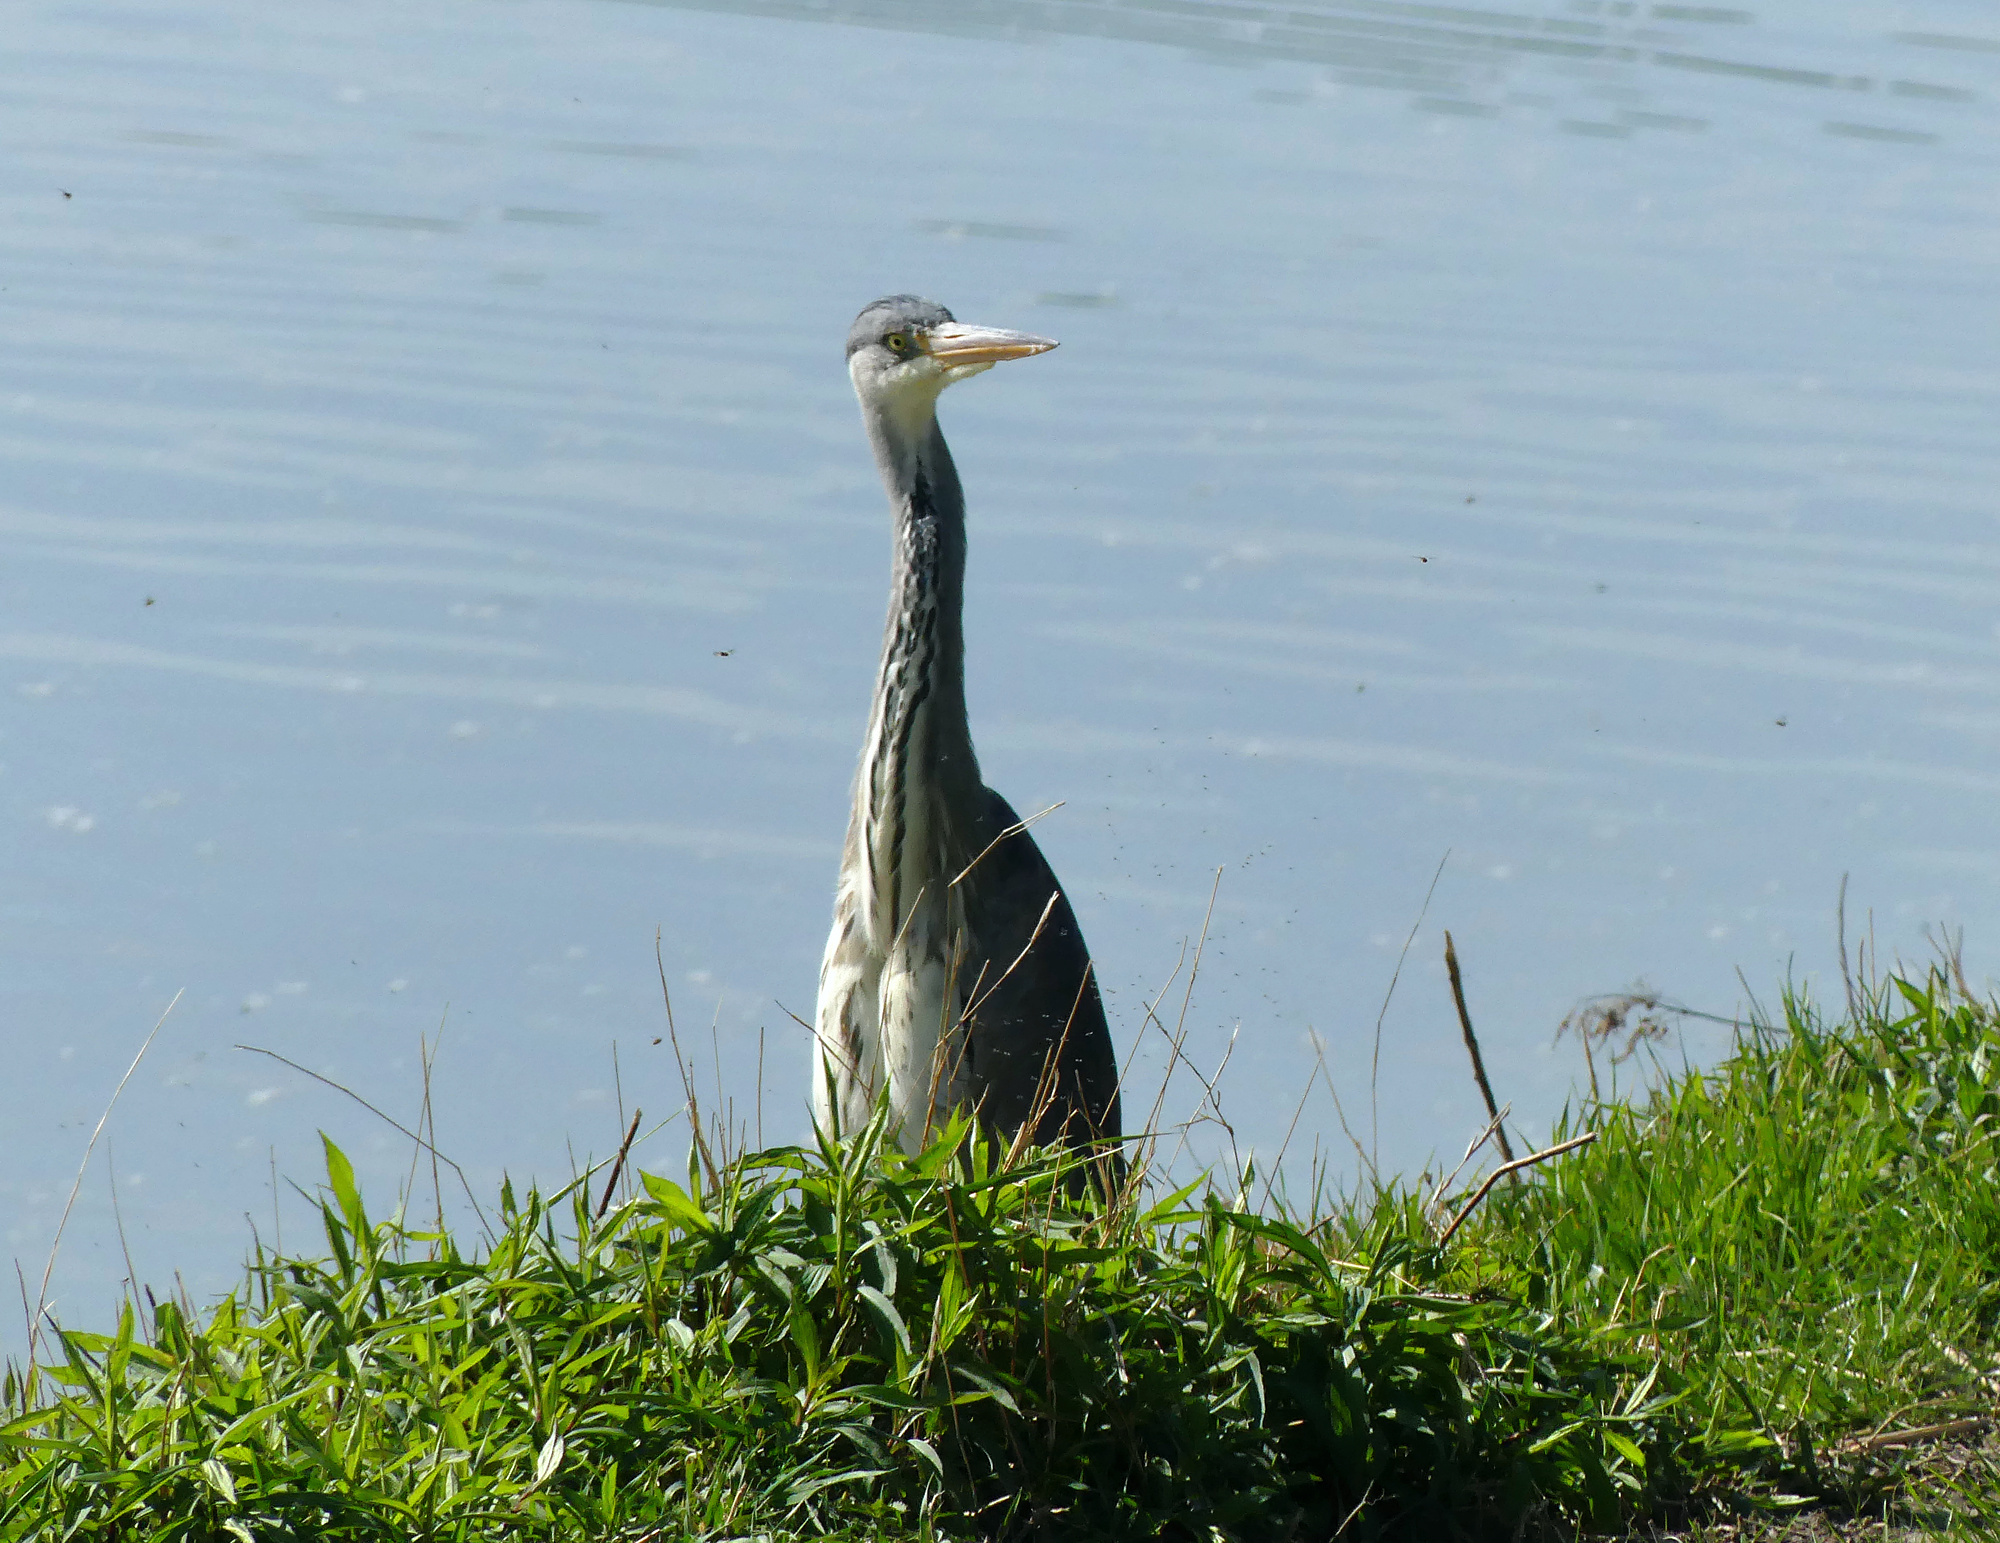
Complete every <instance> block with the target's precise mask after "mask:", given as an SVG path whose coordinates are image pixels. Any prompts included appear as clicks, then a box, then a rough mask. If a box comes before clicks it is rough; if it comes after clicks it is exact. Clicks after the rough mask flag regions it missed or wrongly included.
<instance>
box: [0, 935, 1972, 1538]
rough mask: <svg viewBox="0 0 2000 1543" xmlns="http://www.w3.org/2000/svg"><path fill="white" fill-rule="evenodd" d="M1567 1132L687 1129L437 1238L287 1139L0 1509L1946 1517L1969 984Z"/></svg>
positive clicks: (1966, 1209)
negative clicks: (1299, 1188)
mask: <svg viewBox="0 0 2000 1543" xmlns="http://www.w3.org/2000/svg"><path fill="white" fill-rule="evenodd" d="M1642 1049H1643V1047H1642ZM1586 1132H1594V1133H1595V1139H1594V1140H1593V1141H1591V1142H1589V1143H1587V1144H1585V1145H1582V1146H1580V1147H1578V1148H1576V1149H1575V1150H1573V1151H1571V1152H1569V1153H1568V1154H1566V1155H1563V1156H1560V1157H1557V1158H1553V1159H1551V1160H1549V1161H1547V1162H1545V1163H1542V1164H1540V1165H1538V1166H1536V1167H1534V1168H1533V1169H1531V1170H1528V1171H1527V1172H1525V1173H1524V1174H1523V1175H1522V1177H1523V1179H1524V1182H1521V1183H1519V1184H1512V1183H1507V1182H1502V1183H1500V1184H1498V1185H1496V1186H1494V1187H1493V1188H1492V1189H1491V1190H1490V1191H1489V1192H1488V1193H1487V1194H1486V1195H1485V1197H1484V1198H1483V1200H1481V1201H1480V1202H1479V1203H1478V1204H1477V1205H1472V1206H1470V1208H1469V1209H1468V1202H1470V1201H1471V1199H1472V1197H1473V1194H1474V1190H1475V1186H1474V1185H1473V1184H1472V1183H1471V1182H1470V1181H1469V1180H1459V1181H1455V1182H1454V1183H1453V1184H1452V1185H1450V1186H1449V1187H1448V1188H1447V1191H1446V1192H1445V1193H1442V1194H1432V1193H1429V1192H1427V1191H1420V1190H1417V1189H1414V1188H1410V1187H1404V1186H1397V1185H1383V1186H1377V1187H1372V1188H1370V1189H1369V1190H1368V1191H1367V1192H1366V1193H1364V1194H1361V1195H1359V1196H1356V1197H1347V1198H1340V1199H1332V1198H1329V1197H1326V1196H1324V1195H1321V1196H1317V1197H1310V1198H1309V1199H1308V1200H1306V1201H1299V1200H1297V1199H1293V1200H1287V1199H1286V1198H1285V1197H1284V1194H1283V1191H1282V1188H1280V1189H1279V1191H1278V1192H1277V1193H1276V1194H1273V1193H1272V1192H1271V1190H1270V1188H1269V1187H1267V1185H1266V1182H1265V1180H1264V1178H1263V1177H1262V1176H1261V1175H1257V1174H1255V1173H1254V1171H1253V1172H1252V1173H1251V1174H1250V1175H1247V1176H1244V1180H1243V1181H1232V1182H1231V1183H1230V1184H1228V1185H1227V1186H1221V1185H1216V1186H1207V1185H1201V1186H1196V1187H1194V1188H1192V1189H1186V1190H1181V1191H1179V1192H1176V1193H1165V1194H1163V1193H1160V1192H1158V1191H1155V1190H1146V1191H1137V1192H1135V1193H1133V1194H1131V1195H1128V1196H1127V1197H1125V1198H1124V1199H1123V1200H1121V1201H1120V1202H1118V1203H1115V1204H1113V1205H1111V1206H1109V1207H1081V1208H1079V1207H1078V1206H1075V1205H1073V1204H1072V1203H1071V1202H1070V1201H1069V1200H1068V1199H1067V1198H1066V1197H1067V1193H1068V1189H1067V1187H1066V1185H1065V1182H1064V1179H1065V1174H1064V1171H1063V1164H1062V1163H1061V1162H1060V1161H1059V1160H1057V1159H1054V1158H1047V1157H1040V1156H1030V1157H1028V1158H1025V1159H1022V1160H1018V1161H1014V1162H1011V1163H1010V1162H1008V1161H1007V1160H1006V1158H1005V1157H1004V1155H1000V1154H994V1153H992V1152H990V1151H986V1150H983V1149H974V1148H973V1147H972V1146H971V1145H970V1144H969V1143H967V1142H965V1141H964V1140H963V1139H962V1137H963V1132H952V1133H948V1135H947V1137H946V1139H944V1140H941V1141H940V1142H939V1143H938V1144H937V1145H936V1146H934V1147H933V1148H932V1149H931V1150H929V1151H928V1152H926V1153H924V1154H922V1155H921V1156H919V1157H916V1158H906V1157H904V1156H902V1155H901V1154H900V1153H897V1152H895V1151H893V1150H884V1144H883V1142H882V1139H881V1133H880V1131H879V1130H876V1131H870V1132H868V1133H864V1134H863V1135H862V1136H860V1137H858V1138H856V1139H855V1140H854V1141H852V1142H850V1143H849V1144H847V1145H846V1146H845V1147H842V1148H826V1149H814V1150H801V1149H776V1150H772V1151H766V1152H759V1153H749V1154H742V1155H735V1156H732V1155H730V1154H727V1153H725V1152H723V1151H720V1150H718V1149H717V1147H716V1144H715V1142H714V1141H713V1140H709V1141H706V1142H704V1143H702V1144H698V1145H696V1146H695V1148H694V1150H693V1151H691V1153H690V1155H689V1160H688V1165H687V1170H686V1172H684V1173H680V1174H676V1175H674V1176H672V1177H668V1176H663V1175H657V1174H638V1175H634V1174H631V1173H625V1172H616V1173H614V1172H610V1171H600V1172H596V1173H593V1174H590V1175H587V1176H585V1177H583V1178H581V1179H579V1180H578V1181H577V1182H576V1183H574V1184H572V1185H571V1186H570V1187H568V1188H567V1189H565V1190H562V1191H560V1192H558V1193H556V1194H552V1195H547V1196H543V1195H540V1194H536V1193H533V1192H529V1193H519V1194H517V1193H515V1192H513V1191H512V1190H511V1189H504V1190H503V1191H502V1193H501V1194H500V1196H499V1197H498V1200H497V1204H495V1205H493V1206H491V1207H490V1211H489V1215H488V1217H487V1219H486V1221H485V1223H484V1232H483V1234H478V1233H476V1235H471V1236H463V1237H453V1236H447V1235H444V1234H443V1233H442V1232H441V1231H440V1230H438V1229H437V1228H436V1227H435V1226H430V1227H426V1226H425V1225H424V1224H423V1223H422V1222H421V1221H420V1220H418V1219H417V1217H416V1215H415V1214H414V1213H415V1211H416V1210H417V1209H419V1208H417V1207H414V1206H413V1207H411V1209H410V1211H409V1212H406V1213H405V1214H403V1215H401V1216H400V1217H399V1218H398V1219H397V1220H392V1221H388V1222H378V1221H375V1220H373V1219H372V1218H371V1216H370V1215H369V1213H368V1210H367V1208H366V1205H365V1202H364V1198H363V1197H362V1196H361V1195H360V1194H359V1193H358V1192H357V1190H356V1187H355V1184H354V1181H353V1177H352V1173H351V1171H350V1169H349V1167H348V1164H347V1162H346V1159H345V1158H344V1157H343V1156H342V1155H341V1154H340V1153H339V1151H338V1150H337V1149H335V1148H333V1147H332V1146H331V1145H329V1146H328V1149H327V1168H328V1171H327V1179H326V1183H325V1186H324V1198H323V1204H322V1217H323V1221H324V1224H325V1247H324V1249H323V1250H320V1251H317V1252H314V1253H309V1254H304V1255H301V1256H298V1257H286V1258H272V1257H259V1258H258V1259H256V1260H255V1261H253V1265H252V1268H251V1271H250V1274H249V1276H248V1279H247V1281H246V1284H245V1286H244V1288H243V1289H242V1290H241V1291H239V1292H238V1293H236V1294H235V1295H234V1296H233V1297H232V1298H230V1299H229V1300H228V1301H226V1302H224V1303H223V1304H221V1305H220V1306H219V1307H217V1308H214V1309H213V1310H207V1311H196V1309H195V1307H194V1305H193V1304H189V1303H186V1302H173V1301H165V1302H156V1301H154V1300H152V1298H151V1297H150V1295H149V1296H148V1298H147V1299H146V1300H145V1301H144V1302H142V1303H141V1304H140V1306H139V1307H138V1308H136V1309H131V1310H128V1311H127V1313H126V1314H125V1316H124V1318H123V1319H122V1321H121V1322H120V1323H119V1324H118V1325H117V1326H116V1327H115V1329H114V1330H113V1332H111V1333H107V1334H99V1333H89V1332H84V1331H83V1330H82V1329H81V1328H80V1327H76V1326H69V1327H68V1328H67V1329H66V1331H65V1332H64V1333H62V1334H61V1335H60V1337H59V1338H58V1337H56V1336H55V1335H54V1334H53V1333H51V1334H50V1336H49V1337H48V1341H47V1342H46V1343H45V1347H44V1348H43V1350H42V1352H41V1357H40V1358H41V1362H42V1364H40V1365H38V1366H36V1367H34V1368H33V1369H32V1370H29V1369H28V1368H25V1367H21V1366H15V1367H11V1368H9V1371H8V1373H7V1376H6V1380H5V1387H4V1394H5V1404H4V1406H0V1539H4V1540H8V1543H12V1540H16V1539H20V1540H27V1539H35V1540H41V1539H46V1538H56V1537H62V1538H142V1537H143V1538H145V1539H148V1540H153V1539H162V1540H189V1543H192V1540H204V1543H206V1540H210V1539H215V1540H221V1539H224V1538H236V1539H241V1540H256V1543H262V1540H266V1539H292V1538H298V1539H304V1538H314V1539H355V1540H360V1539H371V1540H373V1539H384V1540H386V1539H392V1538H393V1539H397V1540H404V1539H426V1540H429V1539H436V1540H447V1539H449V1540H471V1539H485V1538H501V1537H509V1538H511V1537H535V1538H548V1539H559V1540H563V1543H569V1540H577V1543H581V1540H585V1539H589V1540H608V1539H629V1540H642V1539H643V1540H660V1543H665V1540H673V1539H681V1538H692V1537H718V1538H721V1537H743V1536H751V1535H768V1536H775V1537H783V1536H789V1535H805V1536H820V1535H834V1536H848V1537H855V1538H861V1537H867V1538H884V1537H888V1538H903V1537H908V1538H933V1537H935V1538H961V1537H963V1538H974V1537H979V1538H984V1537H996V1538H997V1537H1007V1538H1014V1537H1020V1538H1030V1537H1033V1538H1050V1539H1067V1538H1078V1539H1082V1538H1090V1539H1105V1538H1134V1539H1137V1538H1148V1539H1150V1538H1155V1537H1172V1538H1203V1539H1208V1538H1224V1539H1238V1538H1240V1539H1245V1540H1249V1539H1256V1538H1326V1537H1331V1536H1336V1535H1338V1536H1349V1537H1355V1538H1368V1537H1388V1538H1424V1539H1430V1538H1446V1537H1454V1536H1465V1537H1536V1536H1548V1537H1572V1536H1577V1535H1579V1534H1600V1533H1609V1534H1623V1535H1628V1536H1677V1537H1678V1536H1687V1537H1701V1536H1710V1537H1714V1538H1718V1539H1720V1538H1723V1537H1754V1536H1764V1535H1780V1533H1779V1530H1780V1529H1785V1530H1784V1531H1783V1532H1782V1534H1781V1535H1787V1536H1795V1537H1800V1538H1804V1537H1812V1536H1825V1537H1835V1536H1841V1535H1842V1534H1841V1533H1840V1532H1839V1531H1838V1530H1832V1529H1838V1528H1840V1527H1843V1526H1847V1525H1849V1524H1850V1523H1856V1524H1859V1523H1861V1522H1865V1523H1866V1525H1867V1527H1868V1529H1869V1532H1868V1535H1869V1536H1873V1537H1879V1536H1882V1535H1883V1527H1884V1520H1885V1518H1886V1519H1887V1520H1888V1522H1889V1524H1890V1528H1891V1531H1890V1533H1889V1535H1890V1536H1896V1535H1899V1534H1898V1533H1897V1531H1896V1530H1894V1529H1898V1528H1915V1529H1918V1530H1919V1532H1920V1534H1921V1535H1930V1534H1933V1533H1937V1532H1945V1533H1947V1534H1950V1532H1951V1531H1952V1529H1954V1528H1963V1529H1964V1530H1963V1532H1962V1534H1961V1535H1964V1536H1967V1537H1971V1536H1979V1535H1983V1531H1982V1528H1981V1524H1980V1523H1979V1522H1978V1521H1976V1520H1975V1518H1978V1517H1987V1518H1990V1517H1992V1516H1995V1515H2000V1456H1996V1449H1995V1447H1994V1446H1993V1444H1992V1443H1991V1441H1990V1440H1989V1439H1988V1438H1989V1436H1990V1435H1991V1427H1990V1424H1989V1422H1990V1421H1991V1419H1992V1417H1993V1415H1994V1413H1995V1410H1996V1407H2000V1357H1996V1352H2000V1332H1996V1324H2000V1017H1996V1014H1995V1012H1994V1010H1993V1008H1992V1007H1991V1006H1990V1005H1986V1004H1981V1003H1978V1002H1975V1001H1973V1000H1971V999H1969V998H1968V997H1967V995H1966V994H1965V993H1964V991H1963V990H1962V989H1961V988H1960V987H1958V986H1955V985H1954V984H1953V983H1952V981H1951V980H1950V979H1949V978H1948V977H1947V976H1945V975H1943V974H1935V973H1934V974H1932V975H1930V976H1928V977H1912V978H1891V979H1890V980H1889V981H1887V982H1886V983H1885V984H1884V985H1883V986H1882V987H1881V989H1880V990H1879V992H1876V993H1874V994H1873V995H1872V996H1870V995H1864V996H1863V997H1862V998H1860V999H1858V1000H1857V1001H1856V1002H1855V1003H1854V1005H1853V1010H1852V1011H1850V1012H1843V1013H1841V1014H1840V1015H1839V1021H1830V1020H1827V1019H1823V1018H1822V1016H1821V1015H1820V1013H1819V1012H1818V1011H1817V1010H1816V1009H1815V1008H1814V1007H1813V1006H1811V1005H1810V1004H1809V1003H1808V1002H1806V1001H1804V1000H1803V999H1800V998H1797V997H1792V998H1787V999H1786V1000H1785V1002H1784V1004H1783V1007H1782V1010H1781V1015H1780V1019H1779V1021H1778V1022H1777V1023H1775V1024H1771V1025H1765V1026H1762V1027H1759V1028H1755V1029H1752V1030H1749V1031H1746V1032H1745V1033H1744V1034H1743V1035H1742V1036H1741V1037H1740V1039H1739V1042H1738V1045H1737V1048H1736V1050H1735V1053H1734V1054H1733V1055H1732V1056H1731V1057H1730V1058H1729V1059H1727V1060H1726V1061H1725V1062H1724V1063H1723V1064H1721V1065H1720V1066H1718V1067H1716V1068H1714V1069H1713V1070H1711V1071H1709V1072H1708V1073H1706V1074H1693V1073H1688V1072H1681V1073H1678V1074H1670V1073H1669V1072H1667V1071H1665V1070H1659V1071H1656V1073H1655V1075H1654V1077H1653V1078H1652V1090H1651V1091H1650V1092H1648V1093H1646V1094H1644V1095H1642V1096H1641V1097H1639V1098H1638V1099H1636V1100H1634V1101H1631V1102H1621V1101H1614V1100H1613V1099H1611V1098H1610V1097H1609V1096H1606V1097H1603V1098H1594V1097H1587V1098H1584V1099H1583V1100H1582V1101H1581V1102H1580V1103H1579V1104H1578V1106H1577V1107H1576V1108H1575V1109H1574V1110H1573V1111H1572V1113H1571V1114H1570V1115H1569V1116H1568V1117H1567V1118H1566V1120H1565V1121H1564V1122H1563V1123H1562V1124H1561V1125H1559V1127H1558V1129H1557V1130H1556V1131H1554V1132H1553V1133H1552V1134H1551V1138H1550V1140H1549V1142H1548V1143H1546V1145H1551V1146H1552V1145H1556V1144H1559V1143H1561V1142H1563V1141H1565V1140H1570V1139H1573V1138H1576V1137H1579V1136H1581V1135H1583V1134H1585V1133H1586ZM427 1198H428V1197H427ZM1454 1221H1456V1222H1457V1226H1456V1230H1450V1229H1451V1228H1452V1225H1453V1223H1454ZM1792 1529H1803V1530H1792Z"/></svg>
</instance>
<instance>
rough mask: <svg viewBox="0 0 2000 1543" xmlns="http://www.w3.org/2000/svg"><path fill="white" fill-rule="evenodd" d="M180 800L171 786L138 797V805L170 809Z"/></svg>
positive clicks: (142, 807) (148, 807)
mask: <svg viewBox="0 0 2000 1543" xmlns="http://www.w3.org/2000/svg"><path fill="white" fill-rule="evenodd" d="M180 801H181V796H180V794H178V793H176V792H175V791H174V790H173V789H172V788H162V789H160V791H159V792H157V793H148V794H147V795H146V796H145V797H144V798H142V799H140V800H139V807H140V808H141V809H171V808H172V807H173V806H174V805H175V804H177V803H179V802H180Z"/></svg>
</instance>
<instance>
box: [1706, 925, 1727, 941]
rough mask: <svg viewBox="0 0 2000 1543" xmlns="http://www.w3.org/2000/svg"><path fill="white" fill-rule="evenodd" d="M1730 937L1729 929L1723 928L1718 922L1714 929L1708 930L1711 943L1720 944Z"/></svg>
mask: <svg viewBox="0 0 2000 1543" xmlns="http://www.w3.org/2000/svg"><path fill="white" fill-rule="evenodd" d="M1728 936H1729V929H1728V928H1727V927H1725V926H1723V924H1722V923H1721V922H1717V923H1716V924H1715V925H1714V926H1713V927H1710V928H1709V929H1708V939H1709V941H1710V942H1711V943H1720V942H1721V941H1722V940H1723V939H1724V938H1726V937H1728Z"/></svg>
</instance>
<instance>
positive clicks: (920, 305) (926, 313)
mask: <svg viewBox="0 0 2000 1543" xmlns="http://www.w3.org/2000/svg"><path fill="white" fill-rule="evenodd" d="M1055 346H1056V345H1055V339H1053V338H1038V337H1036V336H1035V335H1034V334H1033V333H1032V332H1008V331H1004V330H1003V329H1001V328H999V327H971V326H967V325H966V324H965V323H964V322H961V321H956V320H954V319H953V317H952V314H951V312H949V311H947V310H946V309H945V308H944V307H943V306H941V305H938V304H937V303H936V302H934V301H930V300H920V299H918V298H917V297H916V296H915V295H890V296H889V297H888V298H887V299H884V300H877V301H876V302H875V303H874V304H873V305H871V306H869V307H868V308H867V309H866V310H864V311H863V312H862V313H861V314H860V315H859V316H857V317H855V318H854V325H853V327H851V328H850V329H849V330H848V334H847V373H848V375H849V376H850V377H852V379H853V381H854V391H855V394H856V395H857V396H859V397H860V398H861V401H862V405H863V406H864V407H872V408H876V409H879V410H881V411H884V412H886V413H888V414H890V415H891V416H893V417H896V418H910V419H915V418H917V417H920V416H928V415H929V414H930V412H931V410H932V409H933V408H934V407H935V406H936V404H937V398H938V393H939V392H940V391H942V390H944V388H945V387H946V386H949V385H950V384H951V383H952V382H953V381H959V380H964V379H966V378H967V377H968V376H972V375H977V374H979V373H980V371H982V370H990V369H992V368H993V366H994V365H996V364H998V363H1000V361H1001V360H1003V359H1025V358H1027V357H1028V355H1030V354H1045V353H1047V352H1048V351H1049V350H1050V349H1051V348H1054V347H1055Z"/></svg>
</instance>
